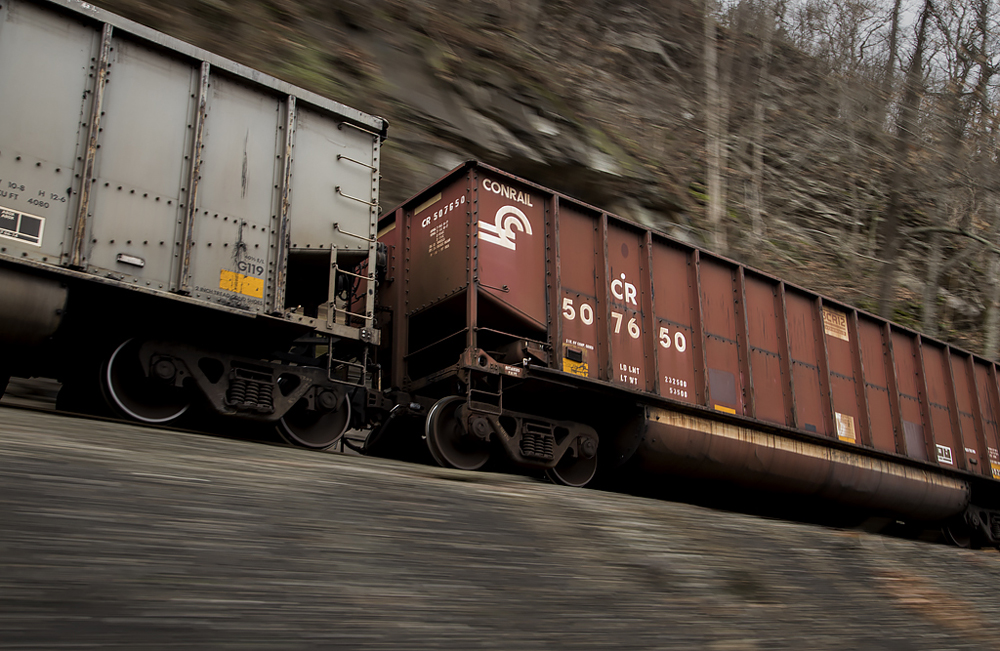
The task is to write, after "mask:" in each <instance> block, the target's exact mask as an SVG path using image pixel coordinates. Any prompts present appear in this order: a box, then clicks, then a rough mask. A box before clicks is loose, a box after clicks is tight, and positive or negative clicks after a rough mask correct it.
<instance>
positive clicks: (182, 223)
mask: <svg viewBox="0 0 1000 651" xmlns="http://www.w3.org/2000/svg"><path fill="white" fill-rule="evenodd" d="M0 62H2V63H3V65H0V116H2V119H0V341H3V342H4V343H5V344H6V346H7V352H6V354H5V355H4V357H3V361H2V367H0V375H2V378H0V379H2V380H5V379H6V378H7V377H9V376H11V375H14V376H24V377H29V376H37V375H41V376H48V377H55V378H57V379H59V380H60V381H61V382H62V389H61V391H60V396H59V403H60V405H59V406H61V407H64V408H67V409H90V408H93V407H94V406H95V405H102V404H107V405H108V406H110V407H111V408H113V409H114V410H115V412H116V413H118V414H119V415H123V416H126V417H128V418H132V419H135V420H138V421H142V422H146V423H176V422H181V423H187V424H189V425H191V424H193V425H194V426H198V425H199V423H201V422H203V421H204V419H208V418H210V417H211V418H216V419H218V418H229V419H233V420H232V421H231V422H239V423H262V424H266V425H268V426H270V425H272V424H273V425H275V426H276V427H277V429H278V431H279V432H280V433H281V435H282V436H283V437H284V438H285V439H286V440H287V441H288V442H289V443H291V444H294V445H298V446H302V447H306V448H311V449H326V448H329V447H331V446H332V445H334V444H336V443H337V442H338V441H340V440H342V437H343V435H344V433H345V431H347V429H348V428H349V427H354V428H358V429H361V430H364V431H367V432H368V434H367V439H366V441H365V444H364V445H363V446H361V447H360V449H362V450H363V451H366V452H369V451H377V450H379V449H383V450H384V449H386V448H388V449H392V450H396V449H398V450H405V449H406V448H407V446H413V445H417V446H421V447H424V446H425V448H426V451H427V452H428V453H429V455H430V456H431V457H433V459H434V460H435V461H436V462H437V463H439V464H441V465H443V466H447V467H452V468H459V469H464V470H470V471H471V470H476V469H478V468H481V467H483V466H484V465H485V464H486V463H487V462H489V461H490V460H491V459H504V460H506V462H507V463H509V464H513V465H515V466H517V467H519V468H524V469H528V470H529V471H535V472H538V473H545V474H547V475H548V477H549V478H550V479H551V480H552V481H554V482H557V483H562V484H566V485H570V486H584V485H587V484H588V483H590V482H591V481H592V480H593V479H594V477H595V476H597V475H598V473H601V474H604V475H607V476H612V473H613V472H614V471H616V472H617V473H618V475H619V476H621V475H630V476H641V477H644V478H646V480H647V481H649V482H652V483H656V482H659V481H663V482H667V481H674V482H676V481H681V482H684V481H691V482H700V483H702V484H704V483H706V482H707V483H709V484H712V483H715V484H717V485H719V486H726V487H731V488H727V489H726V490H733V491H738V490H742V489H753V490H754V491H764V492H766V493H767V494H770V495H778V496H806V497H807V498H808V499H810V500H815V502H816V503H817V504H830V505H836V506H837V507H838V508H846V509H855V510H857V511H858V512H859V513H861V512H864V513H870V514H881V515H884V516H885V517H888V518H890V519H899V520H903V521H907V522H913V523H916V524H918V525H926V526H938V525H943V527H944V530H945V532H946V533H947V535H948V537H949V538H950V539H951V540H952V541H953V542H955V543H957V544H960V545H981V544H983V545H992V546H998V545H1000V453H998V448H1000V424H998V418H997V416H998V414H1000V378H998V370H997V365H996V364H995V363H994V362H991V361H988V360H985V359H982V358H979V357H976V356H975V355H972V354H970V353H967V352H965V351H962V350H959V349H957V348H955V347H953V346H950V345H947V344H945V343H942V342H939V341H936V340H933V339H930V338H926V337H923V336H921V335H920V334H919V333H916V332H913V331H911V330H908V329H906V328H903V327H900V326H898V325H896V324H893V323H889V322H887V321H884V320H882V319H880V318H878V317H875V316H873V315H870V314H867V313H865V312H863V311H860V310H857V309H854V308H852V307H850V306H847V305H843V304H840V303H837V302H835V301H831V300H828V299H826V298H823V297H820V296H818V295H816V294H814V293H811V292H809V291H808V290H806V289H803V288H801V287H797V286H795V285H793V284H790V283H786V282H784V281H782V280H780V279H777V278H773V277H771V276H768V275H766V274H763V273H760V272H758V271H755V270H752V269H749V268H747V267H745V266H743V265H740V264H738V263H736V262H733V261H731V260H727V259H725V258H722V257H719V256H716V255H713V254H711V253H709V252H707V251H704V250H701V249H699V248H696V247H693V246H690V245H687V244H683V243H680V242H677V241H675V240H672V239H671V238H669V237H667V236H666V235H663V234H661V233H659V232H656V231H654V230H650V229H648V228H645V227H642V226H640V225H637V224H635V223H632V222H629V221H627V220H624V219H621V218H619V217H616V216H615V215H612V214H610V213H608V212H606V211H603V210H601V209H599V208H596V207H594V206H590V205H587V204H585V203H582V202H580V201H578V200H575V199H573V198H571V197H568V196H565V195H563V194H560V193H558V192H555V191H553V190H550V189H547V188H544V187H541V186H539V185H536V184H534V183H531V182H529V181H527V180H524V179H521V178H518V177H516V176H513V175H510V174H508V173H505V172H503V171H501V170H499V169H496V168H493V167H490V166H488V165H485V164H482V163H478V162H475V161H470V162H468V163H466V164H463V165H461V166H459V167H458V168H456V169H455V170H453V171H452V172H450V173H448V174H447V175H445V176H444V177H443V178H441V179H439V180H438V181H437V182H435V183H433V184H432V185H430V186H429V187H427V188H425V189H423V190H421V191H420V192H418V193H417V194H415V195H413V197H412V198H411V199H409V200H407V201H405V202H404V203H403V204H402V205H400V206H399V207H397V208H395V209H394V210H391V211H388V212H386V213H385V214H384V215H381V216H380V215H379V209H380V208H379V203H378V196H379V169H380V160H379V157H380V146H381V143H382V142H383V140H384V138H385V137H386V129H387V125H386V122H385V120H383V119H381V118H378V117H375V116H371V115H367V114H365V113H362V112H360V111H357V110H354V109H351V108H349V107H346V106H344V105H342V104H339V103H337V102H334V101H331V100H328V99H325V98H322V97H319V96H317V95H314V94H312V93H309V92H307V91H304V90H302V89H299V88H295V87H293V86H291V85H289V84H287V83H285V82H282V81H280V80H277V79H274V78H271V77H268V76H266V75H263V74H261V73H259V72H256V71H253V70H250V69H248V68H245V67H243V66H240V65H238V64H236V63H233V62H231V61H228V60H225V59H222V58H220V57H217V56H214V55H212V54H210V53H208V52H206V51H204V50H200V49H198V48H195V47H193V46H190V45H188V44H186V43H183V42H181V41H177V40H175V39H172V38H169V37H167V36H164V35H163V34H160V33H158V32H155V31H153V30H150V29H148V28H145V27H142V26H140V25H137V24H135V23H132V22H130V21H127V20H125V19H122V18H120V17H117V16H115V15H113V14H110V13H107V12H104V11H101V10H98V9H96V8H94V7H93V6H91V5H88V4H86V3H82V2H78V1H76V0H8V1H7V2H4V3H3V4H2V6H0Z"/></svg>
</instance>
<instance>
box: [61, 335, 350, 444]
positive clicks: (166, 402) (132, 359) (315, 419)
mask: <svg viewBox="0 0 1000 651" xmlns="http://www.w3.org/2000/svg"><path fill="white" fill-rule="evenodd" d="M142 346H143V342H142V341H140V340H138V339H128V340H125V341H124V342H122V343H121V344H119V345H118V346H117V347H115V348H114V349H113V351H112V352H111V353H110V354H109V355H108V356H107V358H106V359H104V360H103V362H101V363H100V370H99V377H98V378H97V379H98V383H99V386H100V394H99V395H95V394H96V390H93V389H90V388H89V387H92V386H94V383H93V380H92V379H90V378H93V375H89V376H88V374H87V373H86V372H83V373H78V374H77V375H75V376H73V378H71V379H70V381H69V382H67V383H66V384H65V385H64V391H63V392H62V393H61V394H60V398H61V400H62V406H59V403H58V402H57V407H58V408H60V409H63V410H66V411H78V412H89V413H96V412H100V411H101V409H100V405H99V404H96V403H95V400H96V402H97V403H99V402H101V398H103V402H104V403H106V404H107V406H108V407H110V409H111V410H112V411H113V412H114V413H116V414H118V415H120V416H122V417H125V418H128V419H131V420H136V421H139V422H142V423H147V424H151V425H166V424H170V423H176V422H178V421H179V420H181V417H182V416H184V415H185V414H190V413H191V412H192V411H193V410H191V407H192V405H193V404H194V403H195V401H196V399H197V398H198V396H197V394H198V393H199V391H198V390H197V389H193V388H192V387H191V386H189V385H188V384H185V383H183V382H179V381H178V378H177V373H178V372H179V371H178V368H177V365H176V363H175V362H174V361H172V360H170V359H167V358H157V356H155V355H154V356H153V357H151V358H150V359H149V360H147V361H144V359H143V356H142V354H141V350H142ZM147 355H148V353H147ZM146 364H148V365H149V368H146ZM94 367H96V364H94V365H93V366H90V367H89V368H94ZM91 373H92V372H91ZM219 379H221V378H219ZM237 382H240V380H233V381H232V382H231V385H230V388H229V392H228V394H229V396H230V397H232V396H233V387H234V386H235V384H236V383H237ZM247 384H248V383H247V382H246V381H245V380H244V381H242V385H241V391H240V399H241V401H246V400H248V399H249V398H248V393H249V392H248V391H247V390H246V388H245V387H246V385H247ZM257 388H258V389H259V383H258V386H257ZM310 395H311V399H310V398H309V397H306V396H303V397H301V398H299V399H298V400H296V401H295V402H294V403H293V404H292V405H291V407H290V408H288V409H287V411H285V413H284V414H283V415H281V416H280V417H279V418H277V419H276V420H271V418H273V416H272V417H270V418H268V417H267V412H268V410H267V409H266V408H264V407H262V408H261V411H262V413H263V414H264V416H263V417H262V418H258V419H255V420H264V421H269V422H272V423H273V424H274V427H275V430H276V431H277V433H278V434H279V435H280V437H281V439H282V440H284V441H285V442H286V443H288V444H289V445H291V446H293V447H301V448H306V449H309V450H326V449H328V448H330V447H332V446H333V445H335V444H336V443H337V442H338V441H340V439H341V437H342V436H343V435H344V433H345V432H346V431H347V429H348V427H349V425H350V422H351V403H350V399H349V396H348V394H347V392H346V391H340V390H329V389H327V388H323V387H319V388H317V389H316V390H315V391H314V392H312V393H311V394H310ZM260 401H261V403H264V402H265V401H264V400H263V399H261V400H260ZM268 404H269V405H273V400H271V401H269V402H268ZM271 411H273V408H272V409H271ZM195 418H197V416H195ZM247 422H250V421H247Z"/></svg>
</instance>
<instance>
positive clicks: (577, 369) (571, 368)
mask: <svg viewBox="0 0 1000 651" xmlns="http://www.w3.org/2000/svg"><path fill="white" fill-rule="evenodd" d="M563 371H565V372H566V373H572V374H573V375H579V376H580V377H587V376H589V375H590V366H588V365H587V362H574V361H573V360H571V359H570V358H568V357H563Z"/></svg>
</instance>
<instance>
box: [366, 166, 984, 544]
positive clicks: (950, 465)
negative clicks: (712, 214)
mask: <svg viewBox="0 0 1000 651" xmlns="http://www.w3.org/2000/svg"><path fill="white" fill-rule="evenodd" d="M379 232H380V241H381V242H382V243H383V244H385V245H386V246H387V247H388V254H389V255H388V257H389V266H388V272H387V273H386V276H385V278H384V279H383V282H382V284H381V287H380V298H379V300H380V302H381V310H382V325H383V333H384V335H383V336H384V339H385V342H384V343H385V345H386V346H391V352H389V353H388V354H386V353H383V355H382V363H383V369H384V370H386V371H387V375H386V377H385V378H384V380H383V383H384V384H383V388H384V389H387V390H389V395H391V396H394V397H395V403H396V404H397V407H396V409H397V410H403V411H405V412H407V413H409V414H410V415H412V416H416V417H419V418H420V419H422V421H411V423H412V422H423V423H424V427H423V434H424V436H425V438H426V443H427V447H428V448H429V450H430V452H431V454H432V455H433V457H434V458H435V459H436V460H437V461H438V463H440V464H441V465H445V466H452V467H456V468H464V469H476V468H479V467H481V466H482V465H483V464H485V462H486V461H487V460H488V459H489V458H490V455H491V454H494V453H495V452H496V450H498V449H502V450H503V451H504V452H505V453H506V456H507V457H509V459H511V460H512V461H513V462H514V463H516V464H518V465H520V466H523V467H528V468H536V469H544V470H545V471H546V472H547V473H548V475H549V476H550V477H551V478H552V479H553V480H555V481H558V482H561V483H565V484H570V485H584V484H587V483H588V482H589V481H590V480H591V479H592V478H593V477H594V475H595V472H596V471H597V470H598V469H602V471H604V470H610V469H612V468H615V467H619V468H622V467H623V468H626V469H628V471H629V473H630V474H637V473H638V474H642V475H644V476H646V477H651V478H654V479H656V478H662V479H665V478H668V477H669V478H672V479H674V480H676V478H677V477H682V478H689V479H691V480H692V481H695V480H696V481H701V482H704V481H706V480H707V481H719V482H725V483H726V484H727V485H733V486H742V487H749V488H753V489H755V490H761V489H764V490H770V491H774V492H776V493H782V494H787V495H799V496H802V495H805V496H810V497H815V498H820V499H821V500H822V501H824V502H826V503H830V504H836V505H840V506H842V507H848V508H856V509H858V510H859V511H860V510H864V511H866V512H873V513H883V514H887V515H888V516H889V517H891V518H899V519H901V520H906V521H912V522H918V523H946V524H947V525H948V531H949V532H950V534H951V537H952V538H954V539H955V540H956V542H959V543H964V542H970V541H973V542H974V541H979V542H984V543H988V544H993V545H996V544H998V543H1000V511H998V508H1000V498H998V495H1000V481H998V479H1000V454H998V447H1000V445H998V424H997V414H998V413H1000V391H998V389H1000V385H998V373H997V366H996V364H994V363H993V362H990V361H988V360H985V359H982V358H979V357H976V356H975V355H972V354H970V353H967V352H965V351H962V350H959V349H956V348H954V347H952V346H949V345H947V344H944V343H941V342H939V341H936V340H932V339H929V338H926V337H923V336H921V335H920V334H918V333H916V332H913V331H911V330H908V329H906V328H903V327H901V326H898V325H896V324H893V323H889V322H887V321H884V320H882V319H880V318H878V317H876V316H873V315H871V314H868V313H865V312H862V311H860V310H857V309H854V308H851V307H849V306H845V305H842V304H839V303H836V302H834V301H831V300H828V299H826V298H823V297H821V296H818V295H816V294H814V293H812V292H809V291H807V290H805V289H802V288H801V287H796V286H794V285H792V284H790V283H786V282H784V281H782V280H779V279H777V278H773V277H771V276H768V275H766V274H763V273H760V272H758V271H754V270H752V269H749V268H747V267H745V266H743V265H740V264H738V263H736V262H733V261H731V260H727V259H725V258H722V257H719V256H717V255H713V254H711V253H708V252H706V251H703V250H700V249H698V248H695V247H692V246H689V245H687V244H683V243H680V242H678V241H676V240H673V239H671V238H669V237H667V236H665V235H663V234H661V233H658V232H656V231H652V230H650V229H648V228H645V227H643V226H640V225H638V224H635V223H632V222H630V221H627V220H624V219H621V218H619V217H616V216H614V215H611V214H608V213H607V212H604V211H601V210H600V209H598V208H594V207H592V206H589V205H586V204H583V203H581V202H579V201H576V200H574V199H572V198H569V197H567V196H565V195H562V194H559V193H557V192H555V191H552V190H549V189H546V188H543V187H540V186H538V185H535V184H533V183H530V182H528V181H525V180H523V179H520V178H517V177H514V176H512V175H510V174H507V173H505V172H502V171H501V170H498V169H495V168H492V167H489V166H487V165H484V164H482V163H478V162H473V161H470V162H468V163H466V164H464V165H462V166H460V167H458V168H456V169H455V170H453V171H452V172H450V173H449V174H447V175H446V176H444V177H443V178H442V179H440V180H439V181H437V182H436V183H434V184H433V185H431V186H430V187H428V188H427V189H425V190H423V191H421V192H419V193H418V194H416V195H415V196H414V197H413V198H411V199H410V200H408V201H406V202H405V203H403V204H402V205H401V206H399V207H398V208H396V209H395V210H393V211H391V212H389V213H387V214H385V215H384V216H383V218H382V219H381V222H380V230H379ZM390 332H391V336H388V337H386V336H385V334H389V333H390ZM387 385H391V386H387ZM394 416H395V414H394ZM388 420H389V421H392V420H393V418H390V419H388ZM387 427H388V426H387ZM385 429H386V428H377V429H376V430H375V432H374V434H373V436H376V437H377V436H380V435H382V434H383V433H384V431H385Z"/></svg>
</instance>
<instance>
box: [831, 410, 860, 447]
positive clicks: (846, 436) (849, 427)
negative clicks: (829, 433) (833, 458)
mask: <svg viewBox="0 0 1000 651" xmlns="http://www.w3.org/2000/svg"><path fill="white" fill-rule="evenodd" d="M833 415H834V416H836V417H837V438H839V439H840V440H841V441H847V442H848V443H856V442H857V438H856V437H855V435H854V416H851V415H850V414H842V413H840V412H834V414H833Z"/></svg>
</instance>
